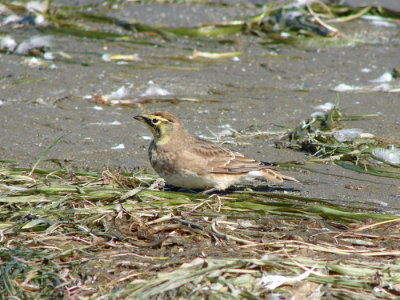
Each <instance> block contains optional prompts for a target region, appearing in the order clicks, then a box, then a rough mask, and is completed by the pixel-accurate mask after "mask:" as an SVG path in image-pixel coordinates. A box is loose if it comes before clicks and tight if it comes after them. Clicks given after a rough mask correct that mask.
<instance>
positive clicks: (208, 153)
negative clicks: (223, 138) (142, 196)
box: [134, 111, 298, 193]
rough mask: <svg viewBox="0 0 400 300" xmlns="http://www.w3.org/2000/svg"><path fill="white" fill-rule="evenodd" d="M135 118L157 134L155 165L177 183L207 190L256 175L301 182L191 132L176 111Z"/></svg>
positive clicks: (152, 152)
mask: <svg viewBox="0 0 400 300" xmlns="http://www.w3.org/2000/svg"><path fill="white" fill-rule="evenodd" d="M134 118H135V119H136V120H139V121H142V122H144V123H145V124H146V125H147V126H148V127H149V128H150V130H151V132H152V134H153V136H154V139H153V141H152V142H151V144H150V147H149V159H150V163H151V165H152V167H153V168H154V170H155V171H156V172H157V173H158V174H159V175H160V176H161V177H162V178H164V179H165V181H166V182H167V183H169V184H172V185H174V186H177V187H183V188H188V189H204V190H205V189H208V190H207V191H206V193H207V192H211V191H215V190H218V191H221V190H225V189H227V188H228V187H230V186H231V185H233V184H236V183H240V182H245V181H248V180H252V179H254V178H261V179H267V180H270V181H273V182H277V183H279V182H282V181H283V180H290V181H296V182H298V181H297V180H296V179H295V178H293V177H289V176H286V175H283V174H280V173H278V172H277V171H275V170H273V169H272V168H271V165H268V164H266V163H263V162H260V161H256V160H254V159H252V158H247V157H245V156H244V155H243V154H241V153H238V152H233V151H230V150H228V149H226V148H224V147H221V146H219V145H216V144H214V143H213V142H210V141H207V140H205V139H202V138H199V137H197V136H194V135H191V134H189V133H188V132H187V131H186V129H185V128H184V126H183V123H182V121H181V120H180V119H179V118H178V117H176V116H175V115H174V114H172V113H169V112H163V111H159V112H154V113H151V114H147V115H143V116H136V117H134Z"/></svg>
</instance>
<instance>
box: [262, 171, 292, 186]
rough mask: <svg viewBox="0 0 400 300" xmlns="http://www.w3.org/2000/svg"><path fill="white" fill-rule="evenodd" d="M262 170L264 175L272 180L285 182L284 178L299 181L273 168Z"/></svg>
mask: <svg viewBox="0 0 400 300" xmlns="http://www.w3.org/2000/svg"><path fill="white" fill-rule="evenodd" d="M261 172H262V177H264V178H265V179H267V180H269V181H272V182H276V183H281V182H283V180H289V181H295V182H299V181H298V180H297V179H296V178H293V177H290V176H286V175H283V174H281V173H279V172H277V171H275V170H272V169H263V170H262V171H261Z"/></svg>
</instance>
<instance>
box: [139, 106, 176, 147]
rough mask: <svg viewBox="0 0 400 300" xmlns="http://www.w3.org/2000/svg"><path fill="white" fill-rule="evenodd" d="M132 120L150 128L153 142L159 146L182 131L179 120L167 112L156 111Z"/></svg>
mask: <svg viewBox="0 0 400 300" xmlns="http://www.w3.org/2000/svg"><path fill="white" fill-rule="evenodd" d="M134 118H135V119H136V120H138V121H141V122H143V123H145V124H146V125H147V126H148V127H149V128H150V130H151V133H152V134H153V136H154V140H155V142H156V143H157V144H159V145H162V144H165V143H167V142H168V141H169V140H170V139H171V137H172V136H176V135H177V134H179V133H180V132H181V131H183V125H182V122H181V120H179V118H178V117H177V116H175V115H174V114H171V113H169V112H164V111H158V112H154V113H151V114H146V115H142V116H136V117H134Z"/></svg>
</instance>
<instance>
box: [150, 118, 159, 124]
mask: <svg viewBox="0 0 400 300" xmlns="http://www.w3.org/2000/svg"><path fill="white" fill-rule="evenodd" d="M158 121H159V120H158V119H157V118H154V119H153V120H151V122H152V123H153V124H157V123H158Z"/></svg>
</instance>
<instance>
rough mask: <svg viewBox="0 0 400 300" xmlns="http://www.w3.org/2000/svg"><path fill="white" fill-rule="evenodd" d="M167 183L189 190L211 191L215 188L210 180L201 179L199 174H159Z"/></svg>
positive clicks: (213, 182)
mask: <svg viewBox="0 0 400 300" xmlns="http://www.w3.org/2000/svg"><path fill="white" fill-rule="evenodd" d="M159 175H160V176H161V177H162V178H164V179H165V181H166V182H167V183H169V184H172V185H174V186H177V187H183V188H187V189H209V188H212V187H214V186H215V181H214V180H212V179H210V178H204V177H200V176H198V175H197V174H190V173H189V174H176V173H175V174H159Z"/></svg>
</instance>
